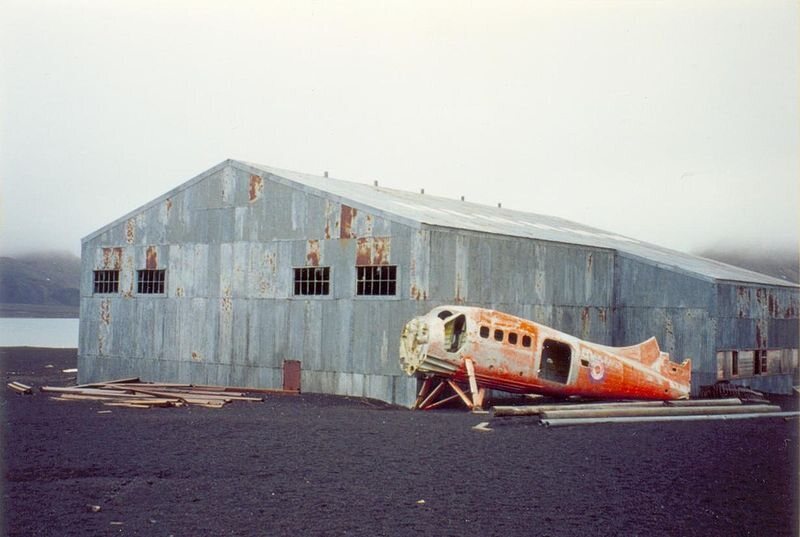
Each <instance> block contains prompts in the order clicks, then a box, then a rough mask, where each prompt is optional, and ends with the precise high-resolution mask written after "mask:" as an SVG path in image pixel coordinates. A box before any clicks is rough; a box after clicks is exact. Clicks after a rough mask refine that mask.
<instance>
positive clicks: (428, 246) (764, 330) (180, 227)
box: [79, 162, 798, 405]
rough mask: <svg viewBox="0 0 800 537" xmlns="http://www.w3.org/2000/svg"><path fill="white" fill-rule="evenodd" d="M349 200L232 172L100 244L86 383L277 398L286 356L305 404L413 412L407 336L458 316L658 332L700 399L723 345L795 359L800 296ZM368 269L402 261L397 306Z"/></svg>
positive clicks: (108, 232) (88, 296)
mask: <svg viewBox="0 0 800 537" xmlns="http://www.w3.org/2000/svg"><path fill="white" fill-rule="evenodd" d="M346 203H348V202H344V201H342V200H339V199H337V198H335V197H333V196H326V195H322V194H318V193H315V192H311V191H309V190H308V189H307V188H301V187H297V188H293V187H291V186H288V184H287V183H286V181H285V180H282V179H278V178H274V177H272V176H271V175H269V174H267V173H263V172H260V173H259V172H257V170H254V169H251V168H249V167H247V166H244V165H241V164H238V163H233V164H232V163H230V162H226V163H223V164H221V165H219V166H217V167H215V168H212V169H211V170H209V171H208V172H206V173H205V174H202V175H201V176H199V177H197V178H195V179H194V180H192V181H190V182H188V183H186V184H185V185H182V186H181V187H178V188H177V189H175V190H173V191H172V192H170V193H168V194H166V195H165V196H162V197H161V198H158V199H157V200H155V201H154V202H152V203H151V204H149V205H147V206H145V207H144V208H142V209H141V210H139V211H136V212H134V213H132V214H131V215H129V216H127V217H124V218H122V219H120V220H118V221H117V222H115V223H114V224H112V225H110V226H109V227H108V228H106V229H104V230H102V231H101V232H100V233H98V234H95V235H93V236H91V237H89V238H87V239H86V240H85V241H84V243H83V256H82V263H83V275H82V278H83V279H82V282H81V296H82V298H81V324H80V326H81V328H80V350H79V377H80V382H89V381H95V380H101V379H109V378H115V377H123V376H128V375H138V376H140V377H142V378H143V379H147V380H155V379H158V380H163V381H175V382H192V383H203V384H226V385H243V386H259V387H268V388H269V387H271V388H279V387H281V385H282V380H283V371H282V367H283V361H284V360H299V361H300V362H301V366H302V388H303V390H304V391H309V392H323V393H335V394H344V395H354V396H367V397H375V398H378V399H383V400H386V401H391V402H395V403H398V404H403V405H409V404H411V403H412V402H413V399H414V395H415V393H414V391H415V388H416V381H415V380H414V379H411V378H408V377H406V376H405V375H404V374H402V373H401V371H400V368H399V366H398V356H397V355H398V351H397V346H398V339H399V334H400V331H401V329H402V326H403V324H404V323H405V322H406V321H407V320H408V319H410V318H412V317H414V316H416V315H419V314H421V313H424V312H427V311H428V310H430V309H431V308H432V307H434V306H438V305H441V304H447V303H460V304H466V305H471V306H482V307H489V308H494V309H498V310H501V311H505V312H508V313H511V314H515V315H519V316H521V317H525V318H528V319H532V320H534V321H537V322H540V323H543V324H546V325H549V326H553V327H554V328H557V329H559V330H562V331H564V332H567V333H570V334H573V335H576V336H578V337H581V338H583V339H587V340H590V341H594V342H598V343H602V344H608V345H629V344H633V343H639V342H641V341H643V340H645V339H647V338H649V337H651V336H656V337H657V338H658V341H659V344H660V345H661V347H662V349H663V350H665V351H667V352H669V353H670V354H671V355H672V357H673V359H675V360H678V361H679V360H682V359H683V358H686V357H691V358H692V359H693V361H694V371H695V372H696V375H695V378H694V385H695V387H697V386H698V385H699V384H701V383H702V384H708V383H711V382H713V381H714V380H715V379H716V367H717V364H716V358H715V352H716V351H717V350H719V349H720V348H722V347H725V346H733V345H744V346H747V345H751V346H752V344H753V343H752V342H754V341H756V340H757V339H758V338H762V339H763V338H767V340H768V341H769V342H770V344H771V345H772V344H773V343H775V344H779V345H791V344H793V345H794V347H795V348H796V347H797V336H798V334H797V311H798V303H797V302H798V293H797V290H792V289H779V288H775V289H767V290H764V289H762V290H757V289H750V288H747V287H745V288H744V289H748V290H746V291H742V290H741V289H742V287H736V286H725V285H722V284H715V283H714V282H711V281H705V280H703V279H701V278H698V277H697V276H694V275H689V274H685V273H682V272H680V271H676V270H672V269H670V268H668V267H658V266H655V265H654V264H652V263H648V262H645V261H643V260H641V259H638V258H635V257H632V256H626V255H620V254H618V253H616V252H614V251H612V250H605V249H601V248H593V247H586V246H577V245H571V244H563V243H555V242H546V241H538V240H532V239H527V238H517V237H510V236H501V235H494V234H487V233H480V232H471V231H465V230H456V229H449V228H434V227H430V226H426V225H421V224H416V225H414V223H413V222H410V223H399V222H398V221H390V220H389V219H387V218H384V217H382V216H380V215H379V214H374V213H373V212H370V210H369V209H368V208H366V207H356V206H349V205H347V204H346ZM356 264H394V265H397V267H398V287H397V288H398V293H397V296H394V297H379V296H375V297H356V278H355V265H356ZM301 266H328V267H330V274H331V291H332V293H331V295H330V296H320V297H295V296H293V267H301ZM144 268H157V269H166V293H165V294H163V295H140V294H138V293H137V292H136V288H135V287H136V285H135V280H136V270H139V269H144ZM100 269H117V270H120V271H121V272H120V292H119V293H117V294H94V293H93V270H100ZM781 382H783V381H781ZM776 383H777V381H776ZM783 384H785V382H783Z"/></svg>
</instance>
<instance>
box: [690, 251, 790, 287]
mask: <svg viewBox="0 0 800 537" xmlns="http://www.w3.org/2000/svg"><path fill="white" fill-rule="evenodd" d="M694 253H695V254H696V255H699V256H702V257H707V258H709V259H714V260H715V261H721V262H723V263H728V264H729V265H735V266H737V267H742V268H746V269H748V270H752V271H755V272H760V273H761V274H766V275H768V276H773V277H775V278H780V279H782V280H786V281H789V282H793V283H800V257H798V251H797V250H796V249H795V250H793V251H792V250H770V249H768V248H766V247H757V248H753V247H751V248H724V247H714V248H706V249H704V250H700V251H697V252H694Z"/></svg>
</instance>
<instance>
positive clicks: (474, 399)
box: [464, 358, 481, 408]
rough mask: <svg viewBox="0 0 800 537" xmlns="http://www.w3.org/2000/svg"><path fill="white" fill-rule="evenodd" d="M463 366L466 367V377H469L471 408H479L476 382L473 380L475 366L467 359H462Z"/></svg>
mask: <svg viewBox="0 0 800 537" xmlns="http://www.w3.org/2000/svg"><path fill="white" fill-rule="evenodd" d="M464 364H466V366H467V375H469V390H470V391H471V392H472V407H473V408H481V405H480V402H479V401H478V381H477V380H476V379H475V365H474V364H473V363H472V360H470V359H469V358H465V359H464Z"/></svg>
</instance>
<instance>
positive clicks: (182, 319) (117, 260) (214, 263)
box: [79, 166, 429, 404]
mask: <svg viewBox="0 0 800 537" xmlns="http://www.w3.org/2000/svg"><path fill="white" fill-rule="evenodd" d="M148 252H149V256H148ZM428 253H429V235H428V233H427V232H425V231H422V230H420V229H414V228H411V227H409V226H406V225H402V224H397V223H392V222H389V221H387V220H385V219H383V218H379V217H377V216H375V215H373V214H370V213H368V212H367V211H364V210H359V209H358V208H355V207H349V206H347V205H342V204H340V203H337V202H335V201H332V200H328V199H324V198H322V197H319V196H315V195H310V194H308V193H307V192H302V191H299V190H294V189H291V188H289V187H286V186H283V185H281V184H278V183H276V182H273V181H270V180H269V177H262V176H258V175H253V174H249V173H247V172H245V171H243V170H241V169H238V168H235V167H232V166H226V167H222V168H220V169H216V170H213V171H212V172H211V173H208V174H207V175H206V176H204V177H202V178H201V179H200V180H197V181H194V182H192V183H191V184H190V185H189V187H188V188H185V189H182V190H177V191H173V192H172V193H171V195H168V196H167V197H165V198H163V199H161V200H159V201H158V202H157V203H154V204H152V205H150V206H149V207H147V208H146V209H145V210H143V211H142V212H140V213H138V214H136V215H135V216H133V217H131V218H129V219H126V220H124V221H121V222H119V223H118V224H117V225H115V226H113V227H111V228H109V229H108V230H106V231H105V232H103V233H102V234H100V235H98V236H96V237H93V238H91V239H90V240H88V241H86V242H85V243H84V245H83V269H84V270H83V281H82V301H81V337H80V353H79V356H80V358H79V360H80V364H79V371H80V377H81V382H88V381H93V380H98V379H107V378H112V377H120V376H126V375H134V374H135V375H139V376H141V377H142V378H144V379H160V380H172V381H177V382H193V383H204V384H228V385H245V386H262V387H280V386H281V383H282V365H283V360H286V359H292V360H300V361H301V363H302V369H303V373H302V382H303V389H304V390H306V391H312V392H326V393H339V394H347V395H357V396H367V397H376V398H379V399H384V400H388V401H394V402H397V403H400V404H409V403H410V402H411V401H412V400H413V397H414V389H415V381H414V380H413V379H409V378H406V377H405V376H404V375H403V374H402V373H401V371H400V369H399V367H398V365H397V363H398V362H397V345H398V337H399V334H400V330H401V328H402V326H403V323H404V322H405V321H406V320H407V319H409V318H410V317H413V316H414V315H417V314H419V313H422V312H423V311H424V310H425V309H426V307H427V306H425V305H424V302H422V301H420V300H418V299H421V298H424V297H425V296H427V294H428V289H427V288H428V270H427V267H428ZM148 259H149V262H150V265H151V266H148ZM357 262H362V263H367V264H372V263H374V264H387V263H391V264H396V265H398V296H396V297H359V298H355V297H354V295H355V265H356V263H357ZM314 265H317V266H330V267H331V290H332V294H331V295H330V296H322V297H294V296H293V294H292V291H293V289H292V282H293V271H292V269H293V267H300V266H314ZM145 267H148V268H159V269H160V268H164V269H167V276H166V278H167V282H166V283H167V292H166V294H164V295H139V294H137V293H136V292H135V283H134V282H135V278H136V270H138V269H143V268H145ZM103 268H108V269H111V268H117V269H120V270H121V275H120V279H121V282H120V288H121V292H120V293H119V294H114V295H95V294H93V292H92V282H93V280H92V278H93V276H92V271H93V270H97V269H103Z"/></svg>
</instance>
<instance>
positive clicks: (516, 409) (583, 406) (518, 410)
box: [493, 401, 664, 416]
mask: <svg viewBox="0 0 800 537" xmlns="http://www.w3.org/2000/svg"><path fill="white" fill-rule="evenodd" d="M663 406H664V402H663V401H636V402H631V403H579V404H575V405H570V404H553V405H525V406H495V407H493V408H494V415H495V416H536V415H538V414H540V413H542V412H547V411H551V410H594V409H602V408H631V407H633V408H638V407H663Z"/></svg>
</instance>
